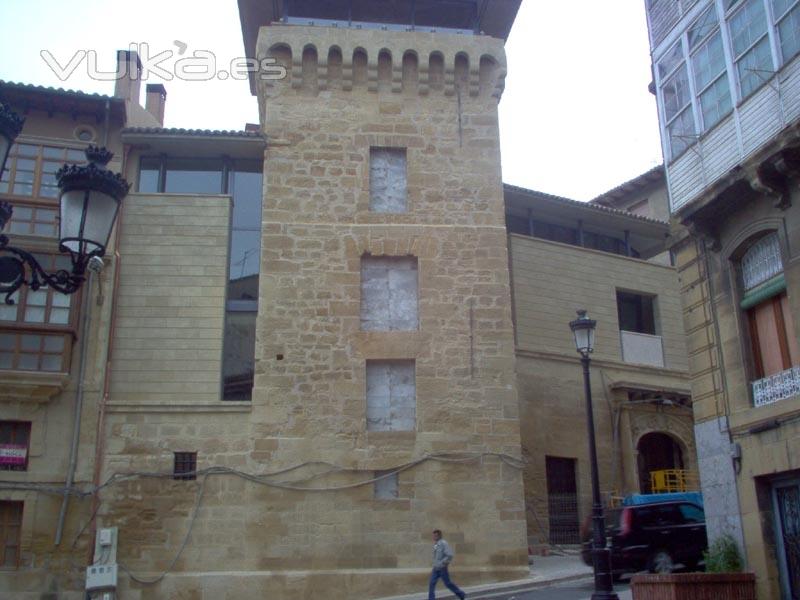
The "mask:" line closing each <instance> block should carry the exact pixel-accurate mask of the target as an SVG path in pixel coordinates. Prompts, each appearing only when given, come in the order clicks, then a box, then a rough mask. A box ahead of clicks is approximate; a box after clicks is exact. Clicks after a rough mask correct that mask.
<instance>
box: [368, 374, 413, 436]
mask: <svg viewBox="0 0 800 600" xmlns="http://www.w3.org/2000/svg"><path fill="white" fill-rule="evenodd" d="M414 366H415V364H414V361H413V360H368V361H367V431H414V429H415V428H416V418H417V416H416V414H417V386H416V378H415V374H414Z"/></svg>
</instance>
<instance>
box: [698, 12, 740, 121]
mask: <svg viewBox="0 0 800 600" xmlns="http://www.w3.org/2000/svg"><path fill="white" fill-rule="evenodd" d="M688 40H689V51H690V52H691V53H692V59H691V60H692V68H693V70H694V85H695V90H696V93H697V96H698V100H699V103H700V116H701V118H702V127H703V130H704V131H705V130H708V129H711V128H712V127H713V126H714V125H716V124H717V123H718V122H719V121H720V119H722V117H724V116H725V115H726V114H727V113H728V111H729V110H730V109H731V94H730V89H729V88H728V75H727V71H726V69H725V54H724V51H723V47H722V35H721V33H720V31H719V27H718V26H717V14H716V9H715V8H714V7H713V6H712V7H711V8H709V9H708V10H707V11H706V12H705V13H704V14H703V15H702V16H701V17H700V18H699V19H698V20H697V21H696V22H695V24H694V25H693V26H692V27H691V28H690V29H689V32H688Z"/></svg>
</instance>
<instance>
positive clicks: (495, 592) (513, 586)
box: [376, 572, 592, 600]
mask: <svg viewBox="0 0 800 600" xmlns="http://www.w3.org/2000/svg"><path fill="white" fill-rule="evenodd" d="M591 577H592V573H591V572H588V573H581V574H577V575H574V574H573V575H564V576H562V577H553V578H552V579H539V580H536V579H533V578H530V579H517V580H516V581H506V582H502V583H497V584H483V585H474V586H470V587H467V586H464V587H463V588H462V589H463V590H464V592H465V593H466V594H467V600H489V599H491V598H496V597H498V596H501V595H506V594H514V593H524V592H529V591H531V590H536V589H540V588H544V587H549V586H551V585H556V584H559V583H568V582H570V581H579V580H582V579H591ZM448 593H449V592H448ZM446 597H447V596H439V594H437V599H440V598H442V599H443V598H446ZM376 600H427V595H426V594H424V593H421V594H420V593H417V594H408V595H404V596H386V597H382V598H378V599H376Z"/></svg>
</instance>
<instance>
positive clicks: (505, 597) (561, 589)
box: [482, 578, 631, 600]
mask: <svg viewBox="0 0 800 600" xmlns="http://www.w3.org/2000/svg"><path fill="white" fill-rule="evenodd" d="M592 590H593V582H592V579H591V578H588V579H581V580H579V581H570V582H566V583H562V584H558V585H553V586H549V587H543V588H539V589H536V590H533V591H530V592H516V593H512V594H498V595H497V596H491V598H492V600H589V598H590V597H591V595H592ZM614 591H615V592H617V594H619V597H620V600H630V598H631V592H630V585H628V582H622V583H620V584H616V585H615V586H614ZM489 597H490V596H488V595H487V596H482V598H489Z"/></svg>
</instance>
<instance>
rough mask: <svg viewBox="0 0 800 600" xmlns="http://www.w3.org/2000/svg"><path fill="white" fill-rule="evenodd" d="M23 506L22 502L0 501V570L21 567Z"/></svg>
mask: <svg viewBox="0 0 800 600" xmlns="http://www.w3.org/2000/svg"><path fill="white" fill-rule="evenodd" d="M22 506H23V503H22V502H9V501H8V500H2V501H0V544H2V554H0V568H6V569H16V568H17V567H18V566H19V555H20V546H21V545H22V544H21V543H20V541H21V539H22Z"/></svg>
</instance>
